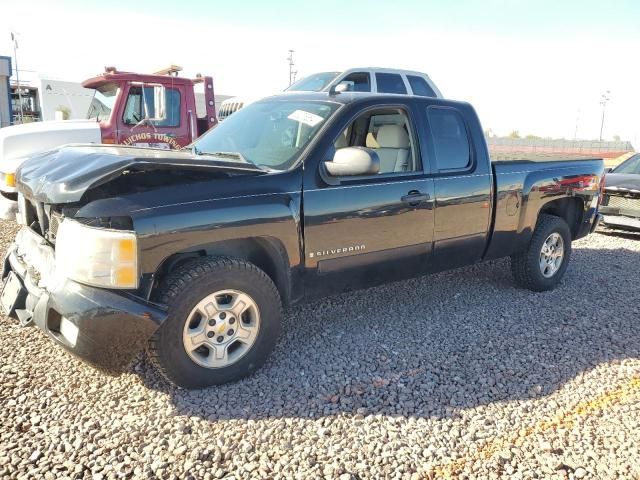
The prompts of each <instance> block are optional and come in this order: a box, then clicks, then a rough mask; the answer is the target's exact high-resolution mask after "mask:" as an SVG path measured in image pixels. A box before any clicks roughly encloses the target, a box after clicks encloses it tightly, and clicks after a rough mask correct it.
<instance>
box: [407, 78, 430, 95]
mask: <svg viewBox="0 0 640 480" xmlns="http://www.w3.org/2000/svg"><path fill="white" fill-rule="evenodd" d="M407 80H409V85H411V90H413V94H414V95H420V96H421V97H436V96H437V95H436V92H434V91H433V88H431V86H430V85H429V84H428V83H427V81H426V80H425V79H424V78H422V77H418V76H417V75H407Z"/></svg>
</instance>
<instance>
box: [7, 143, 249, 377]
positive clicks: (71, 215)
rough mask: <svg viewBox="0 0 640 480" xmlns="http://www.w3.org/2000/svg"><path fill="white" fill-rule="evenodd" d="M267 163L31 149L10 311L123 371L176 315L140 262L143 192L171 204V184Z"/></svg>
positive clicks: (12, 259)
mask: <svg viewBox="0 0 640 480" xmlns="http://www.w3.org/2000/svg"><path fill="white" fill-rule="evenodd" d="M222 163H224V162H222ZM78 165H83V167H82V168H78ZM258 171H259V170H257V169H255V167H252V166H250V165H249V166H246V165H242V164H234V165H228V164H223V165H221V162H216V161H213V160H209V159H207V158H204V157H203V158H202V159H197V160H193V159H191V158H190V157H189V154H188V153H185V152H165V151H153V150H147V149H144V150H141V149H132V148H115V147H98V146H96V147H86V146H85V147H71V148H63V149H60V150H57V151H52V152H48V153H45V154H40V155H37V156H34V157H32V158H30V159H29V160H28V161H26V162H25V163H24V164H23V165H22V167H21V168H20V169H19V171H18V178H17V190H18V192H17V194H16V196H17V202H16V203H17V205H18V213H17V220H18V223H20V224H21V225H22V229H21V230H20V232H19V233H18V235H17V237H16V240H15V242H14V243H13V244H12V245H11V247H10V248H9V251H8V252H7V254H6V256H5V260H4V265H3V271H2V279H3V280H4V281H5V285H4V288H3V290H2V294H1V295H0V305H1V306H2V310H3V311H4V312H5V313H6V314H7V315H9V316H11V317H13V318H16V319H17V320H18V321H20V323H21V324H22V325H25V326H26V325H36V326H38V327H39V328H40V329H42V330H43V331H44V332H46V333H47V334H48V335H49V336H50V337H51V338H53V340H54V341H55V342H56V343H58V344H60V345H61V346H63V347H64V348H66V349H67V350H69V351H71V352H73V353H74V354H76V355H78V356H79V357H81V358H82V359H84V360H86V361H87V362H89V363H91V364H93V365H95V366H97V367H100V368H103V369H105V370H110V371H122V370H123V369H125V368H126V367H127V365H128V364H129V363H130V362H131V360H132V359H133V358H134V357H135V356H136V354H137V353H139V352H140V351H141V350H143V349H144V348H145V347H146V345H147V343H148V341H149V339H150V337H151V336H152V335H153V334H154V332H155V331H156V330H157V329H158V327H159V326H160V325H161V324H162V322H163V321H164V320H165V318H166V316H167V314H166V311H165V308H164V307H163V306H159V305H157V304H154V303H152V302H150V301H149V295H148V293H149V292H148V290H147V289H145V286H146V284H145V285H143V284H144V281H143V278H144V279H148V278H149V277H150V275H143V274H142V273H141V269H142V268H141V267H140V265H139V262H138V256H139V252H140V250H141V249H142V247H141V246H140V245H139V238H138V235H139V234H138V233H137V232H136V231H135V228H134V218H135V213H134V212H135V211H136V209H139V208H141V204H140V203H139V202H143V203H144V201H143V200H141V196H144V195H147V198H152V199H153V201H156V202H160V203H162V202H163V201H165V200H166V198H165V197H164V196H163V194H162V191H163V189H165V190H164V191H166V189H167V188H169V189H173V190H176V191H182V185H184V184H185V183H186V184H188V183H193V182H198V181H200V182H202V181H206V180H209V181H210V179H211V178H226V177H227V176H229V175H234V174H251V175H253V174H256V172H258ZM147 205H149V204H147Z"/></svg>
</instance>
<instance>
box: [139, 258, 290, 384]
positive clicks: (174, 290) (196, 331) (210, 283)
mask: <svg viewBox="0 0 640 480" xmlns="http://www.w3.org/2000/svg"><path fill="white" fill-rule="evenodd" d="M159 300H160V302H162V303H165V304H166V305H167V306H168V317H167V319H166V320H165V322H164V323H163V324H162V325H161V326H160V328H159V329H158V331H157V332H156V334H155V335H154V336H153V337H152V339H151V340H150V343H149V356H150V358H151V360H152V362H153V364H154V365H155V366H156V368H157V369H158V370H159V371H160V372H161V373H162V374H163V375H164V376H165V377H166V378H167V379H168V380H169V381H170V382H171V383H173V384H175V385H178V386H180V387H184V388H202V387H207V386H210V385H216V384H221V383H226V382H230V381H234V380H238V379H240V378H242V377H245V376H247V375H249V374H251V373H252V372H254V371H255V370H256V369H258V368H259V367H260V366H261V365H262V364H263V363H264V362H265V360H266V359H267V357H268V355H269V353H271V350H272V349H273V347H274V345H275V342H276V340H277V338H278V335H279V332H280V318H281V315H282V314H281V305H280V296H279V294H278V290H277V289H276V287H275V285H274V284H273V282H272V281H271V279H270V278H269V277H268V276H267V275H266V274H265V273H264V272H263V271H262V270H260V269H259V268H258V267H256V266H255V265H253V264H251V263H249V262H245V261H243V260H238V259H233V258H220V257H219V258H211V257H207V258H204V259H201V260H197V261H195V262H192V263H189V264H187V265H185V266H183V267H180V268H178V269H177V270H176V271H175V272H173V273H171V274H170V275H169V277H167V279H166V280H165V282H164V284H163V287H162V289H161V291H160V298H159Z"/></svg>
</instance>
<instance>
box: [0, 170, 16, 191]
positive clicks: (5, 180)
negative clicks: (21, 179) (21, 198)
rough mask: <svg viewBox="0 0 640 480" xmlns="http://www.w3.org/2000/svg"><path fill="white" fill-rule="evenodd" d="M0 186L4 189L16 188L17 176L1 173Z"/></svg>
mask: <svg viewBox="0 0 640 480" xmlns="http://www.w3.org/2000/svg"><path fill="white" fill-rule="evenodd" d="M0 186H1V187H2V188H3V189H8V188H9V189H14V188H16V174H15V173H4V172H0Z"/></svg>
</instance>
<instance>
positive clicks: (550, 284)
mask: <svg viewBox="0 0 640 480" xmlns="http://www.w3.org/2000/svg"><path fill="white" fill-rule="evenodd" d="M570 257H571V231H570V230H569V226H568V225H567V222H565V221H564V220H563V219H562V218H560V217H556V216H554V215H547V214H542V215H540V218H539V219H538V224H537V225H536V229H535V230H534V232H533V236H532V237H531V241H530V242H529V246H528V247H527V249H526V250H525V251H524V252H521V253H518V254H516V255H513V256H512V257H511V273H512V274H513V278H514V279H515V281H516V283H517V284H518V285H520V286H522V287H524V288H528V289H530V290H534V291H536V292H543V291H545V290H552V289H554V288H555V287H556V286H557V285H558V283H560V280H562V277H563V276H564V272H565V271H566V270H567V266H568V265H569V258H570Z"/></svg>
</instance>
